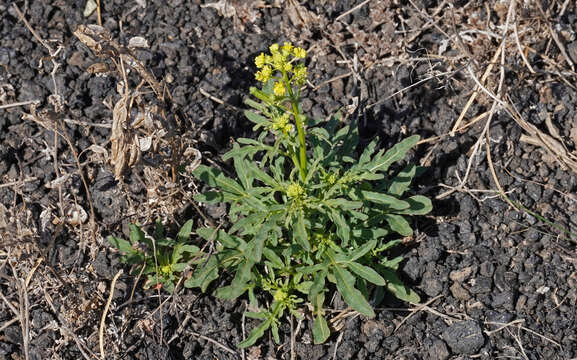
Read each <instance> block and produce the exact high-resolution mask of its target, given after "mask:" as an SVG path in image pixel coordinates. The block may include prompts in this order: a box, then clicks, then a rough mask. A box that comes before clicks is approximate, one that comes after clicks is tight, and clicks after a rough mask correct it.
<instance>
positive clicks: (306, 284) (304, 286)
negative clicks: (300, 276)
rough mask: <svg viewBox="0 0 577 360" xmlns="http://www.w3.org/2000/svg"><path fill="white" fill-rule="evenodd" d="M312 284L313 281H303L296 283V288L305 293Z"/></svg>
mask: <svg viewBox="0 0 577 360" xmlns="http://www.w3.org/2000/svg"><path fill="white" fill-rule="evenodd" d="M312 285H313V282H312V281H303V282H300V283H298V284H297V285H296V289H297V290H298V291H300V292H302V293H303V294H308V293H309V291H310V289H311V286H312Z"/></svg>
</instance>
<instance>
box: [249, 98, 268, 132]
mask: <svg viewBox="0 0 577 360" xmlns="http://www.w3.org/2000/svg"><path fill="white" fill-rule="evenodd" d="M251 101H252V100H251ZM247 104H248V103H247ZM255 104H258V103H255ZM244 116H246V118H247V119H248V120H250V121H251V122H253V123H255V124H257V125H263V126H264V125H267V124H269V123H270V121H269V120H268V119H267V118H265V117H264V116H262V115H258V114H256V113H253V112H252V111H248V110H245V112H244Z"/></svg>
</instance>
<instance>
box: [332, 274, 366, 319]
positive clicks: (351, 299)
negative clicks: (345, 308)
mask: <svg viewBox="0 0 577 360" xmlns="http://www.w3.org/2000/svg"><path fill="white" fill-rule="evenodd" d="M332 273H333V275H334V276H335V279H336V282H337V289H338V290H339V292H340V293H341V295H342V296H343V299H344V300H345V302H346V303H347V304H348V305H349V306H350V307H351V308H353V309H354V310H356V311H358V312H360V313H361V314H363V315H366V316H368V317H370V318H372V317H375V312H374V311H373V308H372V307H371V305H370V304H369V303H368V301H367V299H365V297H364V296H363V294H362V293H361V292H360V291H359V290H357V289H355V286H354V284H355V281H354V276H353V275H351V273H349V272H348V271H347V270H345V269H343V268H342V267H340V266H338V265H336V266H334V267H333V272H332Z"/></svg>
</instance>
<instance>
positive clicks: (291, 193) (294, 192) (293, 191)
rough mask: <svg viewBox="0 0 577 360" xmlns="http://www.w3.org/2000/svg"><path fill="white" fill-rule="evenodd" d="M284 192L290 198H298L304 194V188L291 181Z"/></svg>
mask: <svg viewBox="0 0 577 360" xmlns="http://www.w3.org/2000/svg"><path fill="white" fill-rule="evenodd" d="M286 194H287V196H288V197H290V198H300V197H302V196H303V195H304V194H305V189H303V187H302V186H300V184H296V183H292V184H290V185H289V186H287V189H286Z"/></svg>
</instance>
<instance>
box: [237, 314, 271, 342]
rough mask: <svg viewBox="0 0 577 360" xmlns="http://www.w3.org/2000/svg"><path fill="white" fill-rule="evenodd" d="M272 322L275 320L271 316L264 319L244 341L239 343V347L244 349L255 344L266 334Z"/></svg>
mask: <svg viewBox="0 0 577 360" xmlns="http://www.w3.org/2000/svg"><path fill="white" fill-rule="evenodd" d="M272 322H273V320H272V319H271V318H269V319H267V320H266V321H263V322H262V323H261V324H260V325H259V326H258V327H256V328H254V330H253V331H251V332H250V334H249V335H248V337H247V338H246V339H245V340H244V341H243V342H241V343H240V344H238V347H239V348H241V349H244V348H247V347H249V346H252V345H254V343H255V342H256V341H257V340H258V339H260V338H261V337H262V336H263V335H264V332H265V331H266V330H268V328H269V327H270V325H271V324H272Z"/></svg>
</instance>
